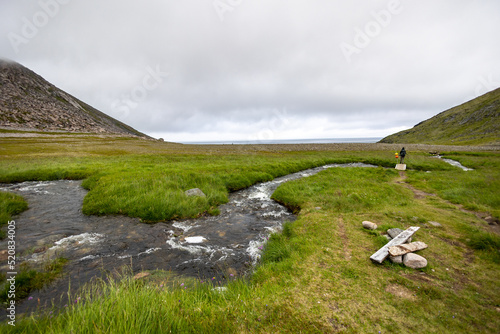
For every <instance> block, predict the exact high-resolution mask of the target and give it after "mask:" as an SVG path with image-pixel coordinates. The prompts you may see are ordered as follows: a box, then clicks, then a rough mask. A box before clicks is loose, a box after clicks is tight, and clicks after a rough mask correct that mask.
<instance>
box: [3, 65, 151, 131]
mask: <svg viewBox="0 0 500 334" xmlns="http://www.w3.org/2000/svg"><path fill="white" fill-rule="evenodd" d="M0 128H2V129H9V130H23V131H27V130H28V131H29V130H31V131H65V132H83V133H100V134H118V135H129V136H139V137H147V136H146V135H145V134H143V133H141V132H139V131H137V130H135V129H133V128H132V127H130V126H128V125H126V124H124V123H122V122H120V121H118V120H116V119H114V118H112V117H110V116H108V115H106V114H104V113H103V112H101V111H99V110H97V109H95V108H93V107H91V106H89V105H88V104H86V103H84V102H82V101H80V100H78V99H77V98H75V97H74V96H71V95H70V94H68V93H66V92H64V91H62V90H61V89H59V88H57V87H56V86H54V85H52V84H51V83H49V82H48V81H46V80H45V79H43V78H42V77H41V76H39V75H38V74H36V73H35V72H33V71H31V70H29V69H27V68H26V67H24V66H22V65H20V64H18V63H15V62H11V61H6V60H2V59H0Z"/></svg>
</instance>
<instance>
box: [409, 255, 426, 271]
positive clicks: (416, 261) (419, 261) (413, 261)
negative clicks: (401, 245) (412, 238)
mask: <svg viewBox="0 0 500 334" xmlns="http://www.w3.org/2000/svg"><path fill="white" fill-rule="evenodd" d="M403 264H404V265H405V266H407V267H408V268H413V269H421V268H425V267H427V260H426V259H425V258H424V257H422V256H420V255H417V254H414V253H408V254H406V255H405V256H403Z"/></svg>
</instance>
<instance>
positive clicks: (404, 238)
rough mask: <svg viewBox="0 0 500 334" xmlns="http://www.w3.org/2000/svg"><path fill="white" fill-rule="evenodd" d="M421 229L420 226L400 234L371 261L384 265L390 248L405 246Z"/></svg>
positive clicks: (371, 258) (374, 255)
mask: <svg viewBox="0 0 500 334" xmlns="http://www.w3.org/2000/svg"><path fill="white" fill-rule="evenodd" d="M419 229H420V227H418V226H412V227H410V228H408V229H407V230H405V231H404V232H402V233H401V234H399V235H398V236H397V237H395V238H394V239H392V240H391V241H389V242H388V243H387V244H386V245H385V246H384V247H382V248H380V249H379V250H378V251H377V252H375V253H374V254H373V255H372V256H370V260H372V261H373V262H377V263H382V262H384V260H385V259H386V258H387V257H388V256H389V247H392V246H397V245H401V244H404V243H405V242H406V241H407V240H408V239H409V238H410V237H411V236H412V235H413V234H414V233H415V232H417V231H418V230H419Z"/></svg>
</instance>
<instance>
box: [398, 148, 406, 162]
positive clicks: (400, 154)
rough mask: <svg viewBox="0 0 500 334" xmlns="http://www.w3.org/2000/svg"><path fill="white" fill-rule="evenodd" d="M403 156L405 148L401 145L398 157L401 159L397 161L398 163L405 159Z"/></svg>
mask: <svg viewBox="0 0 500 334" xmlns="http://www.w3.org/2000/svg"><path fill="white" fill-rule="evenodd" d="M405 156H406V150H405V148H404V147H403V148H402V149H401V151H400V152H399V157H400V159H401V160H400V161H399V163H400V164H402V163H403V161H404V160H405Z"/></svg>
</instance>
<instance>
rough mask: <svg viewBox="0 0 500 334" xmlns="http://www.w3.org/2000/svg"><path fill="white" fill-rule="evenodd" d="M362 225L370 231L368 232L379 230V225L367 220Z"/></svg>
mask: <svg viewBox="0 0 500 334" xmlns="http://www.w3.org/2000/svg"><path fill="white" fill-rule="evenodd" d="M361 224H363V227H364V228H366V229H368V230H376V229H377V224H375V223H372V222H369V221H367V220H365V221H364V222H362V223H361Z"/></svg>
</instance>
